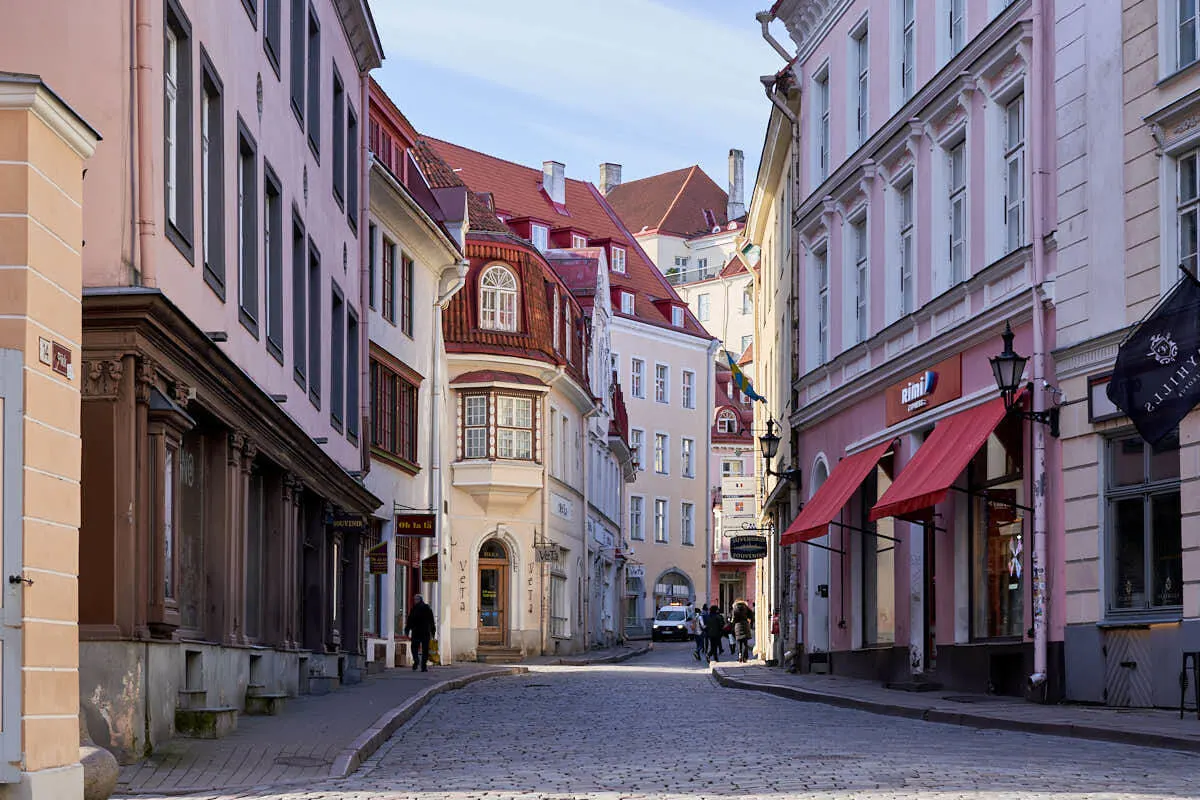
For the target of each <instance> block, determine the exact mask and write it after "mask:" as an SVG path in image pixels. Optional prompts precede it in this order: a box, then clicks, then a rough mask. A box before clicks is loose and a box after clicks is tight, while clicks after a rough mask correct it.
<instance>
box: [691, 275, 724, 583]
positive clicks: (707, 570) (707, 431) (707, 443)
mask: <svg viewBox="0 0 1200 800" xmlns="http://www.w3.org/2000/svg"><path fill="white" fill-rule="evenodd" d="M725 292H726V297H728V296H729V286H728V284H726V286H725ZM725 312H726V315H727V317H726V318H728V313H729V304H728V303H726V304H725ZM720 345H721V343H720V342H719V341H717V340H716V339H713V340H712V341H711V342H709V343H708V349H707V350H706V352H707V353H708V369H707V370H705V376H706V381H705V383H706V384H707V385H706V387H705V392H706V394H705V397H706V398H707V400H706V402H705V405H704V408H708V407H709V406H708V404H709V403H713V402H714V399H713V398H715V397H716V396H717V392H716V382H717V365H716V361H715V359H716V357H717V350H718V349H719V348H720ZM712 427H713V415H712V413H711V412H710V413H709V414H708V417H707V419H705V421H704V488H705V491H704V505H705V511H707V512H708V513H706V514H705V515H704V595H705V597H706V598H711V597H712V587H713V584H712V562H713V534H714V531H713V514H712V489H713V486H712V458H711V456H712V447H713V443H712ZM699 599H700V592H696V600H699Z"/></svg>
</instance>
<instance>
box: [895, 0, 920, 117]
mask: <svg viewBox="0 0 1200 800" xmlns="http://www.w3.org/2000/svg"><path fill="white" fill-rule="evenodd" d="M894 3H895V12H896V13H895V14H894V15H893V19H894V22H893V28H894V31H895V34H894V36H895V39H894V41H895V47H896V50H895V55H896V58H895V61H894V62H893V63H894V64H895V68H894V70H893V71H894V73H895V76H896V77H895V83H894V87H895V92H896V100H897V102H896V108H897V109H898V108H899V107H900V106H902V105H904V104H905V103H907V102H908V101H909V100H910V99H912V96H913V94H914V93H915V92H916V82H917V75H916V65H915V63H914V62H915V60H916V53H917V46H916V44H917V30H916V28H917V20H916V0H894Z"/></svg>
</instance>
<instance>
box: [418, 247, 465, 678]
mask: <svg viewBox="0 0 1200 800" xmlns="http://www.w3.org/2000/svg"><path fill="white" fill-rule="evenodd" d="M470 263H471V262H469V261H467V260H466V259H465V258H464V259H461V260H460V261H458V262H457V263H454V264H451V265H449V266H447V267H446V268H445V269H443V270H442V274H441V280H440V282H439V286H438V288H439V289H440V290H441V294H439V295H438V298H437V300H435V301H434V303H433V336H432V337H430V340H431V343H430V356H431V358H430V361H431V364H430V370H429V381H430V386H432V387H433V392H432V394H430V397H429V494H428V496H429V505H430V506H432V508H431V509H430V510H431V511H433V515H434V519H436V520H437V539H435V540H434V541H435V546H436V547H437V555H438V582H437V584H436V585H434V587H433V592H434V602H433V607H434V608H436V609H438V610H439V612H440V614H439V619H438V659H439V660H440V661H441V663H443V664H448V663H451V662H452V661H453V656H452V654H451V652H450V625H449V623H450V602H451V601H452V600H453V598H452V597H451V594H450V592H446V593H444V594H443V592H442V583H443V582H444V581H445V580H446V579H447V577H448V576H449V572H448V571H447V569H446V568H447V566H449V563H450V550H449V543H448V542H447V540H446V536H445V534H444V531H445V524H444V519H445V517H444V514H443V511H444V503H443V500H442V441H441V438H442V435H441V429H442V425H441V421H442V349H443V345H442V312H443V311H444V310H445V309H446V306H448V305H450V300H451V299H452V298H453V297H454V295H456V294H458V291H459V289H461V288H462V287H463V285H464V284H466V282H467V268H468V267H469V266H470ZM451 270H454V272H453V273H451V274H449V275H448V274H447V273H450V271H451ZM442 287H445V288H444V289H443V288H442Z"/></svg>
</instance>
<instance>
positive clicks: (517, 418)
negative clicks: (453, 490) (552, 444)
mask: <svg viewBox="0 0 1200 800" xmlns="http://www.w3.org/2000/svg"><path fill="white" fill-rule="evenodd" d="M523 412H524V413H525V414H528V418H527V421H528V425H525V424H522V422H523V421H525V419H524V417H523ZM563 420H564V422H565V421H566V417H565V416H564V417H563ZM536 422H537V420H536V418H535V416H534V403H533V398H532V397H516V396H514V395H507V394H498V395H496V426H495V427H496V458H503V459H509V460H514V461H532V460H533V457H534V452H533V439H534V432H535V430H536V427H535V425H536ZM506 433H507V434H509V436H505V435H504V434H506ZM525 437H528V440H526V438H525ZM564 466H565V465H564Z"/></svg>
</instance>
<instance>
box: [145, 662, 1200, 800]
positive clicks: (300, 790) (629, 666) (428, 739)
mask: <svg viewBox="0 0 1200 800" xmlns="http://www.w3.org/2000/svg"><path fill="white" fill-rule="evenodd" d="M751 743H752V744H751ZM1198 775H1200V757H1198V756H1196V755H1191V754H1186V753H1178V752H1172V751H1163V750H1151V749H1145V748H1138V747H1132V746H1121V745H1114V744H1105V743H1095V742H1086V741H1078V740H1073V739H1065V738H1058V737H1051V736H1039V735H1034V734H1024V733H1010V732H1004V731H984V730H974V729H970V728H963V727H957V726H950V725H940V724H936V723H926V722H918V721H912V720H905V719H897V718H892V717H887V716H880V715H875V714H869V713H866V712H861V711H852V710H844V709H838V708H831V707H828V706H823V705H818V704H809V703H797V702H793V701H788V700H784V699H781V698H777V697H772V696H769V695H765V694H760V693H757V692H744V691H737V690H731V689H724V688H721V687H720V686H718V685H717V684H716V682H715V681H714V680H713V679H712V678H711V676H710V675H709V674H708V673H707V671H706V670H704V669H703V667H702V665H699V664H697V663H696V662H695V661H693V660H692V657H691V653H690V649H689V647H688V646H687V645H683V644H672V645H659V646H658V648H657V650H656V651H655V652H653V653H651V654H649V655H647V656H644V657H642V658H639V659H635V660H633V661H629V662H626V663H624V664H618V665H606V666H596V667H588V668H572V667H537V668H535V671H533V672H531V673H529V674H528V675H523V676H516V677H504V678H495V679H492V680H488V681H483V682H480V683H477V684H474V685H471V686H469V687H467V688H465V689H462V690H459V691H455V692H449V693H446V694H444V695H440V696H439V697H437V698H436V699H435V700H434V701H433V702H431V703H430V704H429V705H428V706H427V707H426V708H425V709H424V710H423V711H422V712H420V713H419V714H418V715H417V716H416V717H415V718H414V719H413V720H412V721H411V722H410V723H409V724H408V725H406V726H405V727H404V728H402V729H401V730H400V731H399V732H398V733H397V734H396V735H395V736H393V737H392V739H391V740H390V741H389V742H388V743H387V744H386V745H384V747H382V748H381V749H380V750H379V751H378V752H377V753H376V754H375V755H374V756H373V757H372V758H370V759H369V760H367V761H366V762H365V763H364V764H363V766H362V768H361V769H359V770H358V772H356V773H355V774H354V775H353V776H351V777H350V778H349V779H346V780H341V781H326V782H314V783H311V784H306V785H303V786H286V787H276V788H271V787H262V788H260V789H255V790H239V791H237V792H234V793H223V794H208V795H197V797H205V798H212V799H213V800H215V799H216V798H256V799H259V800H268V799H269V800H368V799H369V798H381V799H382V800H401V799H402V798H413V800H432V799H433V798H452V799H455V800H457V799H459V798H461V799H462V800H467V799H468V798H472V799H473V798H481V799H482V798H487V800H504V799H505V798H515V797H522V798H584V797H588V798H593V797H595V798H606V799H607V798H612V799H613V800H616V798H734V797H737V798H742V797H752V798H754V797H760V798H774V797H821V798H868V799H871V798H901V797H919V798H939V799H942V798H944V799H946V800H949V799H950V798H983V799H984V800H1010V799H1011V800H1015V799H1016V798H1038V799H1041V798H1046V799H1047V800H1049V798H1057V799H1060V800H1064V799H1067V798H1069V799H1070V800H1081V799H1082V798H1106V800H1127V799H1132V798H1147V800H1148V799H1149V798H1195V797H1200V784H1198V783H1197V780H1198V779H1197V776H1198ZM142 797H146V795H142Z"/></svg>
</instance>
